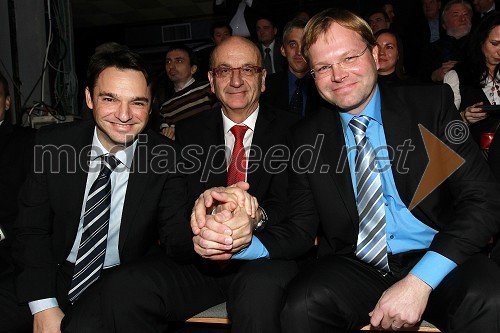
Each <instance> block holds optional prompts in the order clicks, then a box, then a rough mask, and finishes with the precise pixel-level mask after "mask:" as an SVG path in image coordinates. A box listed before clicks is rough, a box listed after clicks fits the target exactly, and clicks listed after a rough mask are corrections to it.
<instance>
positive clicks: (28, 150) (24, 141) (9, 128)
mask: <svg viewBox="0 0 500 333" xmlns="http://www.w3.org/2000/svg"><path fill="white" fill-rule="evenodd" d="M9 108H10V94H9V86H8V83H7V80H6V79H5V77H4V76H3V75H2V74H1V73H0V275H3V274H6V273H9V272H11V271H12V269H13V263H12V256H11V245H12V240H13V239H14V237H13V235H12V227H13V225H14V221H15V220H16V218H17V211H18V210H17V197H18V194H19V190H20V189H21V185H22V184H23V183H24V180H25V179H26V175H27V173H28V169H29V166H30V163H31V160H32V156H33V154H32V150H33V139H34V133H33V132H32V131H31V129H29V128H21V127H18V126H14V125H12V123H11V121H10V117H8V114H7V112H8V111H9Z"/></svg>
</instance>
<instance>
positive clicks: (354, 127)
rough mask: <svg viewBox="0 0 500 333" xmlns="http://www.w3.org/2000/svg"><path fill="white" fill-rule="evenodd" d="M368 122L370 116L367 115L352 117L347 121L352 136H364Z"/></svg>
mask: <svg viewBox="0 0 500 333" xmlns="http://www.w3.org/2000/svg"><path fill="white" fill-rule="evenodd" d="M369 123H370V118H369V117H367V116H359V117H354V118H352V119H351V121H350V122H349V128H350V129H351V131H352V133H353V134H354V137H356V136H358V135H363V136H364V135H365V133H366V129H367V128H368V124H369Z"/></svg>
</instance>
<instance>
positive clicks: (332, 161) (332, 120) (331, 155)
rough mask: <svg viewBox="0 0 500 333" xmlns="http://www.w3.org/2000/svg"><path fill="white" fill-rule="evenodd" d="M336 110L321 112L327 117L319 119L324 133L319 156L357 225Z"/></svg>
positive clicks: (356, 215) (347, 163)
mask: <svg viewBox="0 0 500 333" xmlns="http://www.w3.org/2000/svg"><path fill="white" fill-rule="evenodd" d="M337 112H338V111H336V110H327V111H326V113H325V112H323V114H327V115H328V119H323V121H321V127H322V128H321V131H320V134H321V133H322V134H323V135H324V141H323V145H322V148H321V150H322V154H321V155H320V157H323V159H324V163H325V164H327V165H329V166H330V169H329V174H330V176H331V178H332V180H333V182H334V183H335V185H336V186H337V187H338V189H339V193H340V195H341V197H342V199H343V201H344V205H345V207H346V209H347V211H348V212H349V215H350V216H351V221H352V222H353V224H354V225H355V226H357V225H358V224H359V218H358V210H357V207H356V200H355V196H354V189H353V187H352V180H351V174H350V169H349V162H348V160H347V152H346V149H345V139H344V132H343V130H342V124H341V123H340V117H339V115H338V113H337ZM332 124H333V125H332ZM318 165H322V163H318Z"/></svg>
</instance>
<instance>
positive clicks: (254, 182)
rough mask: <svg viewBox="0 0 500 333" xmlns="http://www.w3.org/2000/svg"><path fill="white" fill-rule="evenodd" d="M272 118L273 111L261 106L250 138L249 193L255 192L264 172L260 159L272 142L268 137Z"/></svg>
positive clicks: (270, 135) (270, 134)
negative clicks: (267, 110)
mask: <svg viewBox="0 0 500 333" xmlns="http://www.w3.org/2000/svg"><path fill="white" fill-rule="evenodd" d="M274 120H275V115H274V113H272V112H266V110H264V109H263V108H262V107H261V108H260V110H259V115H258V116H257V121H256V123H255V132H254V134H253V138H252V147H251V148H250V149H251V151H250V152H249V157H250V158H249V161H248V165H247V170H248V171H247V182H248V183H249V184H251V188H250V189H251V193H257V188H258V187H259V182H260V180H261V178H262V173H263V172H264V167H263V165H262V161H263V160H264V156H265V154H266V152H267V151H268V149H269V143H270V142H272V140H270V139H269V138H270V137H272V136H273V131H272V128H271V125H272V123H273V122H274ZM252 156H253V158H252Z"/></svg>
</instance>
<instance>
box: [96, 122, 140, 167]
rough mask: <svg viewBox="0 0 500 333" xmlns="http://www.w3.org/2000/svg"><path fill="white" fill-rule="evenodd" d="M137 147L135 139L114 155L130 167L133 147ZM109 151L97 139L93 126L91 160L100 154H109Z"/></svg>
mask: <svg viewBox="0 0 500 333" xmlns="http://www.w3.org/2000/svg"><path fill="white" fill-rule="evenodd" d="M136 147H137V139H135V140H134V142H133V143H132V144H131V145H129V146H128V147H126V148H125V149H122V150H120V151H118V152H116V154H114V156H115V157H116V158H117V159H118V160H119V161H120V162H121V163H122V164H123V165H125V166H126V167H127V168H128V169H130V168H131V167H132V160H133V159H134V152H135V148H136ZM109 153H110V152H109V151H108V150H107V149H106V148H104V146H103V145H102V144H101V141H99V138H98V137H97V128H94V137H93V139H92V149H91V150H90V160H91V161H93V160H95V159H97V158H98V157H100V156H102V155H106V154H109Z"/></svg>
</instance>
